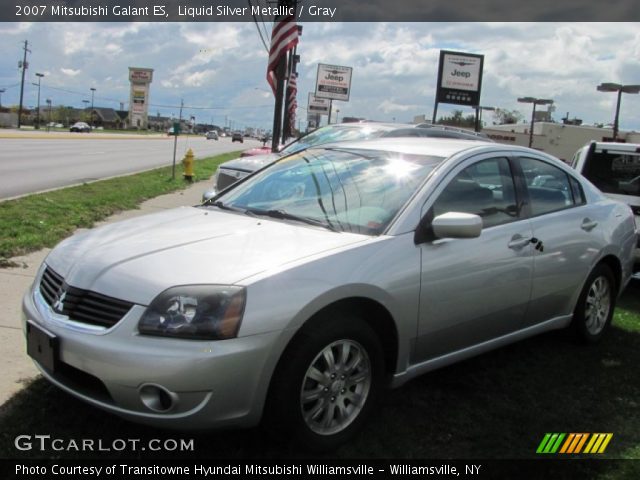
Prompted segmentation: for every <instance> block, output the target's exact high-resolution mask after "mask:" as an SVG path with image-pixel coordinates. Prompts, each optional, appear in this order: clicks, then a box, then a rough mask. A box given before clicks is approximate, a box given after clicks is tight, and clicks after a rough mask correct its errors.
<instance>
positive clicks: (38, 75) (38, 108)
mask: <svg viewBox="0 0 640 480" xmlns="http://www.w3.org/2000/svg"><path fill="white" fill-rule="evenodd" d="M36 77H38V83H34V85H37V86H38V106H37V107H36V108H37V109H36V129H37V130H39V129H40V80H42V77H44V73H37V72H36Z"/></svg>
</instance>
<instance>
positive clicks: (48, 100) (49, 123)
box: [47, 98, 51, 132]
mask: <svg viewBox="0 0 640 480" xmlns="http://www.w3.org/2000/svg"><path fill="white" fill-rule="evenodd" d="M47 107H48V109H49V121H48V122H47V132H48V131H49V128H50V126H51V99H50V98H47Z"/></svg>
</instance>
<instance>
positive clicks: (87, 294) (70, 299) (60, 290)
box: [40, 267, 133, 328]
mask: <svg viewBox="0 0 640 480" xmlns="http://www.w3.org/2000/svg"><path fill="white" fill-rule="evenodd" d="M40 293H41V294H42V297H43V298H44V300H45V301H46V302H47V304H48V305H49V306H50V307H51V308H52V309H53V310H54V311H55V312H57V313H60V314H62V315H66V316H68V317H69V318H70V319H71V320H73V321H75V322H80V323H86V324H89V325H97V326H100V327H105V328H110V327H112V326H114V325H115V324H116V323H118V322H119V321H120V319H122V317H124V316H125V315H126V314H127V312H129V310H131V307H133V304H132V303H129V302H125V301H124V300H119V299H117V298H113V297H107V296H106V295H101V294H99V293H95V292H91V291H89V290H83V289H81V288H75V287H72V286H70V285H67V284H66V283H65V281H64V279H63V278H62V277H61V276H60V275H58V274H57V273H56V272H54V271H53V270H52V269H51V268H49V267H47V268H46V269H45V271H44V273H43V274H42V280H41V281H40Z"/></svg>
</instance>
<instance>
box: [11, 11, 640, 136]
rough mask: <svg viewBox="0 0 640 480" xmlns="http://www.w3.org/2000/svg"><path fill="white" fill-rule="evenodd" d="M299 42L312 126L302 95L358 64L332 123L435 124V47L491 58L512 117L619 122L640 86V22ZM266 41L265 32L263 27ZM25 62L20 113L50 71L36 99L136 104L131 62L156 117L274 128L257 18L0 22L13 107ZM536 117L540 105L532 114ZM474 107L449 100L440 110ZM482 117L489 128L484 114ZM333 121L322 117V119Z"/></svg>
mask: <svg viewBox="0 0 640 480" xmlns="http://www.w3.org/2000/svg"><path fill="white" fill-rule="evenodd" d="M302 25H303V29H304V30H303V34H302V37H301V39H300V44H299V46H298V54H299V55H300V57H301V63H300V65H299V67H298V71H299V73H300V76H299V80H298V104H299V106H300V108H299V109H298V117H299V118H300V119H301V120H302V123H301V126H302V128H304V126H305V123H306V122H305V120H306V110H305V109H304V107H306V103H307V93H308V92H311V91H313V90H314V88H315V77H316V71H317V64H318V63H328V64H333V65H344V66H351V67H353V78H352V90H351V96H350V101H349V102H334V109H335V110H339V113H338V117H339V118H340V119H341V118H343V117H344V116H355V117H364V118H367V119H371V120H380V121H397V122H408V121H411V120H412V119H413V118H414V116H416V115H425V116H426V117H427V119H430V117H431V115H432V112H433V107H434V98H435V89H436V81H437V78H436V77H437V70H438V59H439V52H440V50H441V49H448V50H457V51H463V52H469V53H477V54H483V55H484V56H485V58H484V75H483V80H482V97H481V103H482V105H485V106H492V107H497V108H502V109H508V110H518V111H519V112H520V113H521V114H522V116H523V117H524V119H525V120H528V119H529V118H530V115H531V105H526V104H521V103H518V102H517V98H518V97H523V96H533V97H538V98H549V99H553V100H554V107H555V109H556V110H555V112H554V113H553V118H554V119H555V120H556V121H561V118H562V117H564V116H565V115H566V114H567V112H568V113H569V117H570V118H574V117H577V118H580V119H582V120H583V121H584V123H585V124H593V123H604V124H607V123H612V122H613V117H614V113H615V101H616V95H615V94H614V93H602V92H598V91H597V90H596V86H597V85H599V84H600V83H602V82H615V83H622V84H640V28H639V27H640V25H639V24H638V23H413V24H410V23H306V24H304V23H303V24H302ZM260 28H261V30H262V33H263V36H266V37H267V41H268V36H269V34H270V29H271V25H270V24H266V25H265V24H260ZM25 40H28V42H29V49H30V50H31V53H30V54H29V56H28V62H29V68H28V69H27V76H26V81H25V101H24V104H25V106H35V105H36V103H37V100H36V98H37V87H35V86H33V85H32V84H33V83H34V82H37V77H36V76H35V73H36V72H38V73H43V74H44V75H45V76H44V78H42V87H41V88H42V90H41V104H43V105H44V104H45V99H47V98H49V99H51V100H52V103H53V105H54V106H55V105H68V106H73V107H83V106H84V104H83V102H82V101H83V100H90V99H91V91H90V88H92V87H93V88H95V89H96V91H95V98H94V104H95V106H97V107H112V108H116V109H118V108H119V106H120V102H124V104H125V105H124V106H125V109H128V101H129V83H128V67H146V68H153V69H154V70H155V71H154V78H153V83H152V84H151V93H150V104H151V106H150V109H149V113H150V114H153V115H155V114H157V113H159V114H160V115H163V116H172V115H176V116H177V114H178V108H177V106H179V105H180V101H181V100H184V105H185V106H186V108H185V111H184V115H183V116H184V117H190V116H192V115H193V116H195V117H196V121H197V122H199V123H214V124H216V125H219V126H225V124H226V125H229V124H230V123H231V122H233V123H234V126H236V127H255V128H266V129H270V127H271V123H272V116H273V95H272V94H271V93H270V90H269V86H268V84H267V82H266V79H265V74H266V65H267V57H268V54H267V52H266V49H265V46H264V45H263V44H262V41H261V39H260V36H259V35H258V29H257V26H256V25H255V24H254V23H249V22H247V23H243V22H238V23H200V22H198V23H0V89H5V92H4V93H2V94H1V98H0V100H1V102H2V105H4V106H6V105H17V104H18V101H19V94H20V88H19V84H20V70H19V69H18V61H19V60H21V59H22V54H23V50H22V47H23V45H24V41H25ZM538 108H540V107H538ZM454 109H461V110H463V113H464V114H465V115H466V114H471V113H472V110H471V109H470V108H469V107H458V106H455V105H445V104H441V105H440V106H439V108H438V114H439V115H440V114H443V115H446V114H448V113H450V112H452V111H453V110H454ZM483 120H485V122H486V123H488V124H491V122H492V120H493V118H492V115H491V114H490V113H485V114H484V115H483ZM324 122H326V119H325V120H324ZM620 127H621V129H623V130H625V129H626V130H636V131H638V130H640V95H626V94H625V95H624V96H623V99H622V107H621V112H620Z"/></svg>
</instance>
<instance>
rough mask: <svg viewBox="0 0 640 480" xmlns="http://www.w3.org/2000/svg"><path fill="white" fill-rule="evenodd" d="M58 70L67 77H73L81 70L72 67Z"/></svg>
mask: <svg viewBox="0 0 640 480" xmlns="http://www.w3.org/2000/svg"><path fill="white" fill-rule="evenodd" d="M60 71H61V72H62V73H64V74H65V75H66V76H68V77H75V76H76V75H78V74H79V73H80V72H81V70H74V69H73V68H61V69H60Z"/></svg>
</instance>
